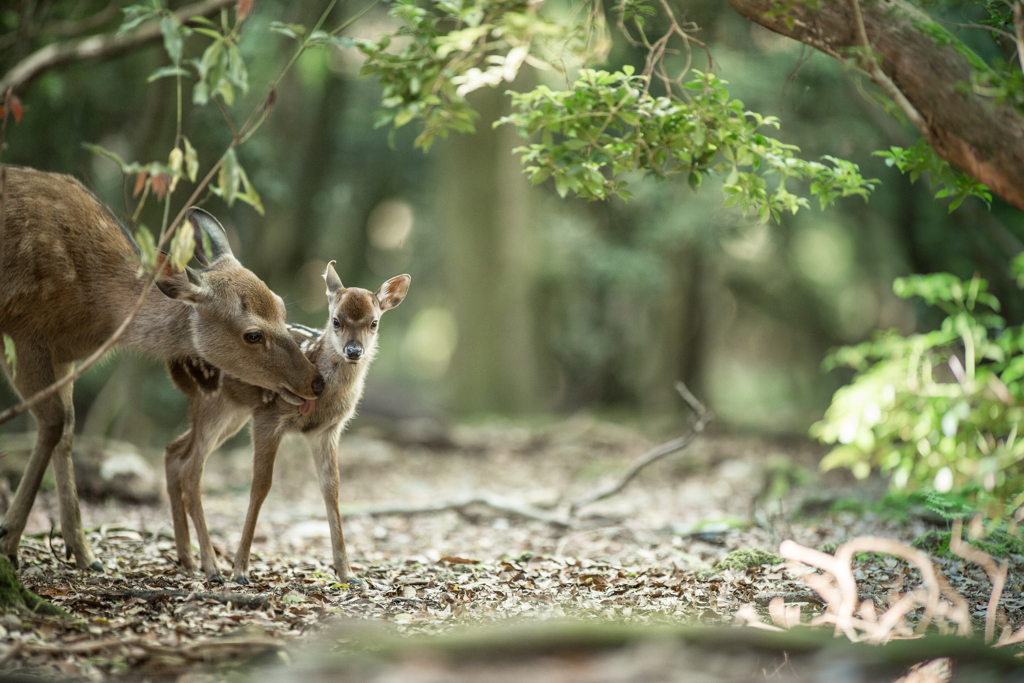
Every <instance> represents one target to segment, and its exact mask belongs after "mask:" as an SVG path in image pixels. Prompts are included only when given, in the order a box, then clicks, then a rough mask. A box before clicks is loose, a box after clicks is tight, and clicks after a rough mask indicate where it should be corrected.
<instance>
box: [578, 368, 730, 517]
mask: <svg viewBox="0 0 1024 683" xmlns="http://www.w3.org/2000/svg"><path fill="white" fill-rule="evenodd" d="M676 391H678V392H679V394H680V395H681V396H682V397H683V400H684V401H686V403H687V404H689V406H690V408H692V409H693V412H694V415H695V416H696V418H697V419H696V421H694V423H693V425H692V426H691V427H690V429H689V431H687V432H686V433H685V434H683V435H682V436H680V437H679V438H677V439H673V440H671V441H669V442H667V443H663V444H661V445H660V446H657V447H656V448H653V449H651V450H650V451H648V452H647V453H645V454H644V455H642V456H641V457H640V458H639V459H638V460H637V461H636V462H634V463H633V465H632V466H630V468H629V469H628V470H627V471H626V473H625V474H624V475H622V477H620V478H619V479H618V481H616V482H614V483H613V484H612V485H611V486H608V487H606V488H604V489H600V490H599V491H596V492H595V493H592V494H590V495H588V496H584V497H583V498H579V499H578V500H575V501H573V503H572V505H571V506H570V507H569V514H570V515H575V514H576V512H577V511H578V510H579V509H580V508H581V507H583V506H585V505H590V504H591V503H596V502H597V501H599V500H604V499H605V498H610V497H611V496H614V495H615V494H616V493H618V492H619V491H621V490H622V489H624V488H625V487H626V485H627V484H629V482H631V481H633V479H635V478H636V476H637V475H638V474H640V472H641V471H642V470H643V469H644V468H645V467H647V466H648V465H650V464H652V463H655V462H657V461H659V460H661V459H662V458H664V457H666V456H669V455H671V454H673V453H675V452H676V451H679V450H682V449H684V448H686V447H687V446H689V445H690V443H691V442H692V441H693V440H694V439H695V438H697V436H698V435H699V434H700V433H701V432H703V431H704V428H705V427H707V425H708V423H709V422H711V420H713V419H714V418H715V415H714V413H712V412H711V411H710V410H708V409H707V408H705V407H704V404H703V403H701V402H700V401H699V400H697V397H696V396H694V395H693V394H692V393H691V392H690V390H689V389H687V388H686V385H685V384H683V383H682V382H676Z"/></svg>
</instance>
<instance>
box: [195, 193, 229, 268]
mask: <svg viewBox="0 0 1024 683" xmlns="http://www.w3.org/2000/svg"><path fill="white" fill-rule="evenodd" d="M185 220H186V221H188V223H189V225H191V226H192V231H193V237H195V240H196V250H195V256H196V260H197V261H199V262H200V263H202V264H203V266H208V265H210V264H211V263H213V262H214V261H216V260H217V259H219V258H220V257H221V256H231V257H232V258H234V256H235V255H234V254H233V253H231V245H229V244H228V234H227V233H226V232H225V231H224V226H223V225H221V224H220V221H218V220H217V219H216V218H214V217H213V214H211V213H209V212H207V211H203V210H202V209H200V208H199V207H197V206H193V207H191V208H190V209H189V210H188V212H187V213H186V214H185Z"/></svg>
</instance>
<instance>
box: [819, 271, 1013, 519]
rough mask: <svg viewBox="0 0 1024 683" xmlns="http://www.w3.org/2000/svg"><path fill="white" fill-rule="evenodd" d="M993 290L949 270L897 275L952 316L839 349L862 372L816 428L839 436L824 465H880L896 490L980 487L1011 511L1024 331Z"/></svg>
mask: <svg viewBox="0 0 1024 683" xmlns="http://www.w3.org/2000/svg"><path fill="white" fill-rule="evenodd" d="M986 289H987V287H986V283H985V281H984V280H982V279H980V278H977V277H976V278H974V279H973V280H970V281H968V282H964V281H962V280H960V279H958V278H956V277H954V276H952V275H948V274H938V275H928V276H914V277H908V278H903V279H899V280H897V281H896V283H895V285H894V290H895V292H896V293H897V294H898V295H900V296H902V297H910V296H917V297H920V298H922V299H924V300H925V301H927V302H928V303H930V304H931V305H934V306H936V307H938V308H940V309H941V310H942V311H943V312H945V313H946V318H945V319H944V320H943V322H942V324H941V326H940V328H939V329H937V330H935V331H932V332H928V333H924V334H914V335H910V336H907V337H904V336H902V335H900V334H898V333H897V332H895V331H889V332H886V333H883V334H881V335H879V336H878V337H877V338H876V339H875V340H873V341H870V342H867V343H864V344H860V345H858V346H853V347H844V348H841V349H839V350H837V351H836V352H834V353H833V354H832V355H831V356H830V358H829V359H828V360H827V361H826V367H835V366H838V365H848V366H850V367H853V368H854V369H856V370H857V375H856V377H855V378H854V381H853V382H852V383H851V384H850V385H849V386H846V387H843V388H842V389H840V390H838V391H837V392H836V393H835V395H834V396H833V399H832V404H831V406H830V407H829V409H828V411H827V412H826V413H825V418H824V419H823V420H821V421H820V422H818V423H816V424H815V425H814V426H813V427H812V430H811V433H812V435H813V436H815V437H817V438H818V439H820V440H822V441H824V442H825V443H830V444H836V448H834V449H833V450H832V452H831V453H829V454H828V456H826V458H825V459H824V460H823V461H822V467H824V468H826V469H828V468H832V467H840V466H841V467H849V468H850V469H851V470H852V471H853V473H854V474H855V475H856V476H858V477H861V478H863V477H866V476H867V475H868V473H869V472H870V470H871V468H872V467H878V468H880V469H881V471H882V472H883V473H885V474H887V475H890V476H891V481H892V484H893V486H894V487H895V488H896V489H904V488H911V489H913V488H920V487H929V486H930V487H932V488H934V489H935V490H936V491H938V492H939V493H948V492H950V491H954V490H970V489H968V488H967V487H969V486H973V487H976V488H975V489H974V491H975V493H972V494H971V496H970V498H971V499H972V500H971V502H972V504H975V505H983V504H984V506H985V511H986V512H988V513H989V514H993V515H995V516H998V515H999V514H1001V510H996V509H995V508H994V507H992V505H995V504H996V503H998V501H1000V500H1005V499H1006V498H1008V497H1010V496H1013V495H1016V494H1018V493H1019V492H1020V490H1021V487H1022V484H1024V465H1022V460H1024V441H1022V440H1020V439H1018V438H1017V430H1018V425H1019V422H1020V420H1021V418H1022V417H1024V409H1022V408H1021V407H1020V405H1019V403H1020V401H1019V399H1020V397H1021V396H1022V394H1024V382H1022V380H1024V346H1022V342H1024V330H1022V329H1021V328H1020V327H1007V326H1006V325H1005V323H1004V321H1003V319H1002V318H1001V317H1000V316H999V315H997V314H996V313H995V311H998V310H999V302H998V301H997V300H996V299H995V298H994V297H993V296H992V295H991V294H989V293H988V292H987V291H986ZM936 500H937V499H936ZM1019 503H1020V501H1016V503H1015V504H1019ZM990 504H991V505H990ZM950 514H959V512H958V511H957V510H955V509H953V510H951V511H950Z"/></svg>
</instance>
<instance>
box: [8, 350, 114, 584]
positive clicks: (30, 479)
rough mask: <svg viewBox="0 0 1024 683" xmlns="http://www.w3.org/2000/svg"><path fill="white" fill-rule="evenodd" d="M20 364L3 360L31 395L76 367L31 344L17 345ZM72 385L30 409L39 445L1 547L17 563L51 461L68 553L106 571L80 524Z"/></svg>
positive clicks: (15, 380)
mask: <svg viewBox="0 0 1024 683" xmlns="http://www.w3.org/2000/svg"><path fill="white" fill-rule="evenodd" d="M17 353H18V366H17V371H16V372H14V373H12V369H11V368H10V367H9V366H8V364H7V362H6V360H3V361H0V362H2V364H3V366H4V370H5V371H6V372H7V375H8V376H9V377H10V376H11V375H12V374H13V375H14V378H13V383H14V386H15V388H16V389H17V391H18V394H19V395H21V396H23V397H26V396H32V395H33V394H35V393H37V392H38V391H40V390H42V389H44V388H46V387H47V386H49V385H50V384H53V383H54V382H55V381H57V380H59V379H61V378H63V377H66V376H67V375H69V374H70V373H71V372H72V371H74V368H75V366H74V363H55V362H53V360H52V357H51V355H50V353H49V351H48V350H46V349H44V348H43V347H41V346H37V345H35V344H31V343H24V342H22V343H19V344H18V345H17ZM72 391H73V385H72V384H68V385H67V386H65V387H63V388H62V389H61V390H60V391H58V392H57V393H55V394H53V395H51V396H49V397H47V398H45V399H43V400H42V401H40V402H39V403H37V404H36V405H35V406H33V407H32V409H31V411H32V416H33V417H34V418H35V420H36V425H37V427H38V430H39V436H38V438H37V440H36V446H35V449H34V450H33V451H32V456H31V457H30V458H29V462H28V466H27V467H26V469H25V474H24V476H23V477H22V479H21V482H20V483H19V484H18V490H17V492H16V493H15V494H14V500H13V501H12V502H11V506H10V508H9V509H8V511H7V515H6V516H5V518H4V524H3V526H2V527H0V535H3V540H2V541H0V549H2V550H3V552H4V553H5V554H6V555H7V556H8V557H10V558H11V561H12V562H13V563H14V565H15V566H17V563H18V557H17V556H18V545H19V543H20V542H21V534H22V533H23V532H24V531H25V524H26V523H27V522H28V516H29V513H30V512H31V511H32V504H33V503H34V502H35V498H36V493H37V492H38V491H39V484H40V483H41V482H42V480H43V474H44V473H45V472H46V466H47V465H48V464H49V463H50V460H51V459H52V460H53V468H54V476H55V478H56V480H57V498H58V503H59V506H60V523H61V533H62V534H63V536H64V544H65V547H66V549H67V553H68V557H69V558H70V557H71V556H74V558H75V562H76V563H77V564H78V566H79V567H81V568H83V569H85V568H88V569H93V570H96V571H102V569H103V563H102V562H100V561H99V560H97V559H96V556H95V555H93V552H92V549H91V548H90V547H89V544H88V543H87V542H86V540H85V530H84V529H83V528H82V512H81V509H80V508H79V504H78V491H77V489H76V488H75V468H74V465H73V463H72V461H71V446H72V441H73V438H74V432H75V409H74V405H73V404H72V401H71V395H72Z"/></svg>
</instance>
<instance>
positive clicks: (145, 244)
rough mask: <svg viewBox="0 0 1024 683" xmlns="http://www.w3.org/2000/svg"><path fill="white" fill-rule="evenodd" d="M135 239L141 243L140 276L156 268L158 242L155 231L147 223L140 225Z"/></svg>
mask: <svg viewBox="0 0 1024 683" xmlns="http://www.w3.org/2000/svg"><path fill="white" fill-rule="evenodd" d="M135 241H136V243H138V245H139V254H140V263H139V272H138V275H139V277H141V276H142V274H143V273H146V272H148V271H152V270H153V269H154V268H156V242H155V241H154V240H153V233H151V232H150V231H149V228H147V227H146V226H145V225H140V226H139V229H138V230H136V231H135Z"/></svg>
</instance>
